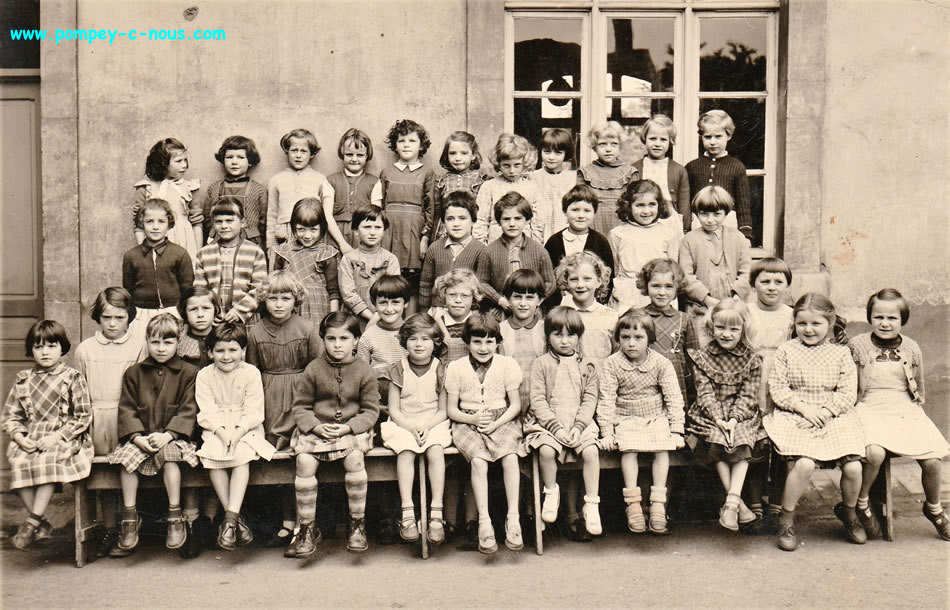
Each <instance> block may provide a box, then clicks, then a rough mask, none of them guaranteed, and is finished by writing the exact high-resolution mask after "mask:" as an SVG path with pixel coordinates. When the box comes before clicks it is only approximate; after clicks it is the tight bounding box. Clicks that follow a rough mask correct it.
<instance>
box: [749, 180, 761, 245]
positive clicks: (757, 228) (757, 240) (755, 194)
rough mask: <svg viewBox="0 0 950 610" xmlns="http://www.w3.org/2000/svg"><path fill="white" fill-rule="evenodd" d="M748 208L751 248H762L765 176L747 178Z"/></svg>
mask: <svg viewBox="0 0 950 610" xmlns="http://www.w3.org/2000/svg"><path fill="white" fill-rule="evenodd" d="M749 193H750V197H749V199H750V202H749V207H750V208H751V209H752V247H753V248H759V247H761V246H762V220H763V218H764V217H763V215H762V210H763V207H764V203H763V202H764V200H765V176H749Z"/></svg>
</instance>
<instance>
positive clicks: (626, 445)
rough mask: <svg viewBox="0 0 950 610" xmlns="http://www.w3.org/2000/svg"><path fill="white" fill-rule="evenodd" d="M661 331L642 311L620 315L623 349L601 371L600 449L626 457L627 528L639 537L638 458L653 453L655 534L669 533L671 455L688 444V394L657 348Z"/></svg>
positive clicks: (641, 524)
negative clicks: (685, 429) (685, 402)
mask: <svg viewBox="0 0 950 610" xmlns="http://www.w3.org/2000/svg"><path fill="white" fill-rule="evenodd" d="M655 332H656V329H655V327H654V325H653V318H651V317H650V316H649V315H648V314H647V313H646V312H645V311H643V310H642V309H637V310H630V311H628V312H627V313H625V314H623V315H622V316H620V320H619V321H618V322H617V330H616V331H615V335H614V340H615V341H617V343H619V345H620V350H619V351H618V352H617V353H616V354H613V355H611V356H610V357H609V358H607V360H605V361H604V365H603V368H601V370H600V402H599V403H598V405H597V423H598V425H599V426H600V434H601V440H600V446H601V448H602V449H606V450H616V449H619V450H620V451H621V453H622V454H623V455H622V456H621V458H620V467H621V469H622V470H623V481H624V489H623V500H624V502H625V503H626V504H627V508H626V513H627V528H628V529H629V530H630V531H631V532H633V533H635V534H640V533H643V532H645V531H646V530H647V526H646V521H645V519H644V517H643V509H642V507H641V505H640V502H641V496H640V488H639V487H638V486H637V475H638V474H639V472H638V470H639V464H638V463H637V454H639V453H653V454H654V458H653V486H652V487H651V488H650V531H651V532H653V533H654V534H668V533H669V530H668V529H667V527H666V524H667V520H666V479H667V475H668V473H669V469H670V453H669V452H670V451H673V450H676V449H681V448H682V447H683V446H684V441H683V425H684V420H685V418H686V417H685V415H684V413H683V395H682V393H680V386H679V382H677V380H676V372H675V371H674V370H673V365H672V364H670V361H669V360H667V359H666V358H664V357H663V356H661V355H659V354H658V353H656V352H655V351H653V350H652V349H650V345H652V344H653V343H654V342H655V341H656V334H655Z"/></svg>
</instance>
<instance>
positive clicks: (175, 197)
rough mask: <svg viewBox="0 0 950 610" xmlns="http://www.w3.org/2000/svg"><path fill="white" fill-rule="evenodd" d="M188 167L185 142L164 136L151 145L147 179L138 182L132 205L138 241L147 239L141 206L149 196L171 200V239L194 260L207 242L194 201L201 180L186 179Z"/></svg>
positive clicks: (146, 173) (196, 204)
mask: <svg viewBox="0 0 950 610" xmlns="http://www.w3.org/2000/svg"><path fill="white" fill-rule="evenodd" d="M187 171H188V151H187V150H185V145H184V144H182V143H181V142H179V141H178V140H176V139H175V138H165V139H164V140H160V141H158V142H156V143H155V145H154V146H152V149H151V150H150V151H148V158H147V159H146V160H145V177H146V180H139V181H138V182H136V183H135V199H134V201H133V205H132V219H133V220H134V221H135V225H134V226H135V241H136V243H139V244H140V243H142V242H143V241H144V240H145V237H146V235H145V227H144V226H142V217H141V216H140V214H139V210H140V208H141V207H142V206H143V205H144V204H145V202H146V201H148V200H149V199H161V200H163V201H167V202H168V206H169V209H170V210H171V214H172V218H174V220H172V221H171V222H169V228H170V229H173V230H172V231H171V232H170V233H169V236H168V239H169V241H171V242H172V243H173V244H178V245H179V246H181V247H182V248H184V249H185V251H186V252H187V253H188V256H189V257H190V260H191V261H192V262H194V260H195V255H196V254H198V248H200V247H201V244H202V243H204V240H203V239H202V237H203V235H202V230H201V222H202V220H204V218H203V216H202V214H201V205H200V203H198V202H197V201H194V198H193V196H192V193H194V192H195V191H197V190H198V189H199V188H201V182H200V181H199V180H185V173H186V172H187Z"/></svg>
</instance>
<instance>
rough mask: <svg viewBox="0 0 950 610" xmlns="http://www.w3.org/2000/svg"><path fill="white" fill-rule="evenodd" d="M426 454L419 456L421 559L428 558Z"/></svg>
mask: <svg viewBox="0 0 950 610" xmlns="http://www.w3.org/2000/svg"><path fill="white" fill-rule="evenodd" d="M427 482H428V479H427V477H426V454H425V453H420V454H419V540H420V541H421V542H422V558H423V559H428V558H429V538H428V535H429V502H428V497H427V495H426V483H427Z"/></svg>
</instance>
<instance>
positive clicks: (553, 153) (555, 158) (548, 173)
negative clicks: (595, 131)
mask: <svg viewBox="0 0 950 610" xmlns="http://www.w3.org/2000/svg"><path fill="white" fill-rule="evenodd" d="M573 161H574V137H573V136H572V135H571V132H570V131H568V130H567V129H561V128H560V127H555V128H554V129H548V130H547V131H545V132H544V134H543V135H542V136H541V167H539V168H538V169H536V170H534V171H533V172H531V173H530V174H528V176H529V177H530V178H531V179H532V180H534V181H535V183H537V185H538V195H539V199H538V211H537V215H538V218H537V221H536V223H537V224H538V225H540V227H541V243H542V244H543V243H546V242H547V240H548V239H550V238H551V236H552V235H554V234H555V233H557V232H558V231H560V230H562V229H564V228H565V227H567V219H566V218H565V217H564V212H563V211H562V209H561V201H562V199H563V197H564V195H565V194H566V193H567V192H568V191H569V190H571V188H572V187H574V186H575V185H576V184H577V171H575V170H573V169H570V166H571V163H572V162H573Z"/></svg>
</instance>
